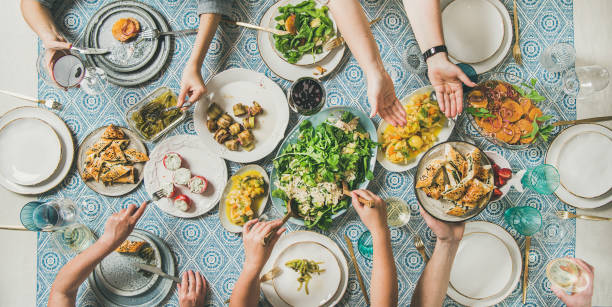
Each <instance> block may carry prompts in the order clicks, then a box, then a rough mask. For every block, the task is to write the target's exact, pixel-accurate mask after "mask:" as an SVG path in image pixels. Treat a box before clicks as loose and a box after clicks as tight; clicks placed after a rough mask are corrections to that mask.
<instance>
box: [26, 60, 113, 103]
mask: <svg viewBox="0 0 612 307" xmlns="http://www.w3.org/2000/svg"><path fill="white" fill-rule="evenodd" d="M36 66H37V70H38V75H39V77H40V78H41V79H42V80H43V81H44V82H45V83H47V84H49V85H51V86H54V87H57V88H60V89H63V90H68V89H69V88H74V87H80V88H82V89H83V90H84V91H85V92H86V93H87V94H89V95H99V94H100V93H102V92H103V91H104V89H105V88H106V73H105V72H104V70H102V69H101V68H98V67H95V66H92V65H90V64H89V63H88V62H87V61H86V60H85V59H84V58H83V57H82V55H80V54H79V53H77V52H71V51H70V50H60V51H55V52H49V51H45V50H43V52H41V53H40V54H39V55H38V59H37V65H36Z"/></svg>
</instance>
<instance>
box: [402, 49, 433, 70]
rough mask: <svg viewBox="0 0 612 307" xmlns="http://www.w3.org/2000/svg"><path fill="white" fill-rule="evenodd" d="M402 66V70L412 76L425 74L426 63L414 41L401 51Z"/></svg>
mask: <svg viewBox="0 0 612 307" xmlns="http://www.w3.org/2000/svg"><path fill="white" fill-rule="evenodd" d="M402 65H403V66H404V69H406V70H407V71H408V72H410V73H413V74H425V73H427V63H426V62H425V60H424V59H423V54H422V53H421V49H420V48H419V44H417V42H416V41H412V42H410V43H409V44H408V46H406V49H404V51H402Z"/></svg>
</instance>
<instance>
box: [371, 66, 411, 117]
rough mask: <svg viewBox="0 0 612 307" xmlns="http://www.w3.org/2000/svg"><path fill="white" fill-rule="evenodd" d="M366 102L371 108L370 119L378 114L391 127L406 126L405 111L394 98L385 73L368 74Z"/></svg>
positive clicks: (392, 89)
mask: <svg viewBox="0 0 612 307" xmlns="http://www.w3.org/2000/svg"><path fill="white" fill-rule="evenodd" d="M368 101H369V102H370V105H371V107H372V112H371V114H370V117H374V116H376V114H379V115H380V117H381V118H382V119H384V120H385V121H387V122H388V123H389V124H391V125H393V126H396V127H397V126H405V125H406V111H405V110H404V107H403V106H402V104H401V103H400V101H399V99H397V97H396V96H395V88H394V87H393V81H392V80H391V77H390V76H389V74H388V73H387V72H386V71H383V72H381V73H375V74H368Z"/></svg>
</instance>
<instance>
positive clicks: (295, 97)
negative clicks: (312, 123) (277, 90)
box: [289, 77, 327, 115]
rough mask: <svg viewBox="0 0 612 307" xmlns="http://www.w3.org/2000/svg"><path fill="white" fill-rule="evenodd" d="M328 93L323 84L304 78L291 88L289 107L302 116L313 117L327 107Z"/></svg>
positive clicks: (316, 80)
mask: <svg viewBox="0 0 612 307" xmlns="http://www.w3.org/2000/svg"><path fill="white" fill-rule="evenodd" d="M326 95H327V93H326V92H325V88H324V87H323V83H321V81H319V80H318V79H315V78H311V77H302V78H299V79H297V80H295V82H293V84H291V87H290V88H289V106H290V107H291V109H292V110H293V111H295V112H297V113H299V114H302V115H313V114H316V113H317V112H319V111H321V109H322V108H323V106H324V105H325V98H326Z"/></svg>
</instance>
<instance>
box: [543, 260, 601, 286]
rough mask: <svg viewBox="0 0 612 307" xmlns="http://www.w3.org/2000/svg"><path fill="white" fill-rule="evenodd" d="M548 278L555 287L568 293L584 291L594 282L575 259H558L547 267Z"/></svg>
mask: <svg viewBox="0 0 612 307" xmlns="http://www.w3.org/2000/svg"><path fill="white" fill-rule="evenodd" d="M546 277H548V280H550V282H551V283H552V284H553V285H556V286H557V287H559V288H561V289H563V290H564V291H566V292H570V293H576V292H581V291H584V290H585V289H586V288H587V287H588V286H589V284H590V283H591V282H592V281H591V280H590V278H589V276H588V275H587V274H586V272H584V271H583V269H582V268H581V267H580V265H578V264H577V263H576V262H575V261H574V260H573V259H569V258H557V259H554V260H552V261H551V262H549V263H548V265H546Z"/></svg>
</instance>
